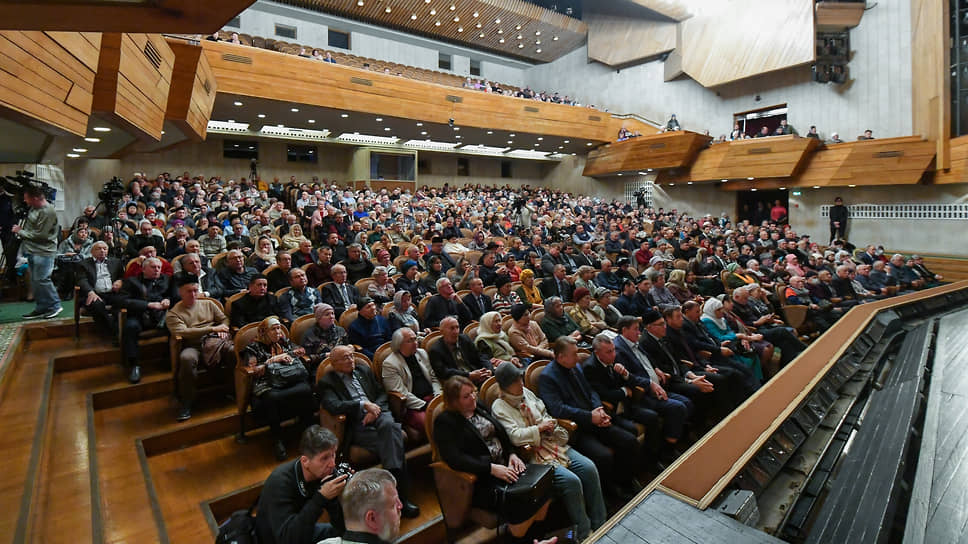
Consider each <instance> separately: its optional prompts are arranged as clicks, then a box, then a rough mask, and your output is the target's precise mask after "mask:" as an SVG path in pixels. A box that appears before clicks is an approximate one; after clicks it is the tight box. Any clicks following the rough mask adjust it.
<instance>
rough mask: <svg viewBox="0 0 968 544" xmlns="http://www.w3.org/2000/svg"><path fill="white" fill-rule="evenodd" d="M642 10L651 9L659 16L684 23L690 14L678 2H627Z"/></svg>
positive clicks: (644, 0)
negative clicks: (636, 5)
mask: <svg viewBox="0 0 968 544" xmlns="http://www.w3.org/2000/svg"><path fill="white" fill-rule="evenodd" d="M628 1H629V2H632V3H635V4H638V5H640V6H642V7H644V8H648V9H651V10H652V11H654V12H656V13H658V14H659V15H664V16H666V17H668V18H670V19H672V20H674V21H684V20H686V19H688V18H689V17H692V14H691V13H689V10H688V9H687V8H686V6H685V4H684V3H683V2H681V1H680V0H628Z"/></svg>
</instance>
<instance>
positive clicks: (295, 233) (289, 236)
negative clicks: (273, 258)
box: [282, 223, 309, 250]
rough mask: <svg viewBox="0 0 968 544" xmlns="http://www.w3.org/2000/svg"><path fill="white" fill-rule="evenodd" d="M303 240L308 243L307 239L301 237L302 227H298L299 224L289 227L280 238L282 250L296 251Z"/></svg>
mask: <svg viewBox="0 0 968 544" xmlns="http://www.w3.org/2000/svg"><path fill="white" fill-rule="evenodd" d="M303 240H307V241H308V240H309V239H308V238H306V237H305V236H303V231H302V227H300V226H299V223H295V224H294V225H293V226H291V227H289V232H287V233H286V235H285V236H283V237H282V249H286V250H289V249H298V248H299V244H301V243H303Z"/></svg>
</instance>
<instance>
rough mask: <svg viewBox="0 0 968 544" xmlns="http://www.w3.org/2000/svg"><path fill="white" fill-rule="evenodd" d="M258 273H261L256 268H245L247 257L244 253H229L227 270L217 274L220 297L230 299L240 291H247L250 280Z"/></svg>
mask: <svg viewBox="0 0 968 544" xmlns="http://www.w3.org/2000/svg"><path fill="white" fill-rule="evenodd" d="M258 273H259V271H258V270H256V269H255V268H253V267H251V266H245V256H244V255H242V251H240V250H238V249H233V250H231V251H229V252H228V255H226V256H225V268H223V269H222V270H220V271H219V272H218V273H217V274H216V276H217V277H218V285H219V287H220V295H221V296H222V297H223V298H229V297H230V296H232V295H234V294H236V293H238V292H239V291H242V290H243V289H247V288H248V287H249V279H251V278H252V276H254V275H256V274H258Z"/></svg>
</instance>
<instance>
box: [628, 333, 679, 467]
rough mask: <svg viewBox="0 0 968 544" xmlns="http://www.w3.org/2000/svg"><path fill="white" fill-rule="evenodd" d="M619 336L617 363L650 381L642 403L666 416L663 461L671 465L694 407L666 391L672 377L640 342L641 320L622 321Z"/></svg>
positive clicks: (664, 418)
mask: <svg viewBox="0 0 968 544" xmlns="http://www.w3.org/2000/svg"><path fill="white" fill-rule="evenodd" d="M617 326H618V329H619V331H618V332H619V335H618V336H616V337H615V340H613V342H612V343H613V344H614V345H615V362H616V363H619V364H621V365H622V366H624V367H625V368H627V369H628V370H629V372H631V373H632V374H636V375H638V376H640V377H641V378H644V379H647V380H648V387H647V388H646V390H645V395H643V396H642V403H643V404H644V405H645V406H647V407H649V408H651V409H653V410H655V411H656V412H658V413H659V415H661V416H662V422H663V423H662V434H663V436H664V437H665V441H664V443H663V444H662V446H663V447H662V449H661V450H660V451H659V460H660V461H662V462H665V463H670V462H672V461H674V460H675V459H676V457H678V456H679V455H680V452H679V451H678V450H677V449H676V444H677V443H678V442H679V439H680V438H682V436H683V434H684V433H685V426H686V424H687V423H688V422H689V418H690V416H691V415H692V412H693V403H692V401H691V400H689V398H688V397H686V396H683V395H680V394H678V393H670V392H667V391H666V390H665V388H664V387H663V384H666V383H668V381H669V375H668V374H666V373H665V372H663V371H662V370H661V369H658V368H656V367H655V366H654V365H653V364H652V361H650V360H649V357H648V355H646V353H645V351H644V350H642V348H641V346H639V344H638V342H639V339H640V338H641V335H642V331H641V329H639V320H638V318H634V317H630V316H623V317H622V318H621V319H619V320H618V325H617Z"/></svg>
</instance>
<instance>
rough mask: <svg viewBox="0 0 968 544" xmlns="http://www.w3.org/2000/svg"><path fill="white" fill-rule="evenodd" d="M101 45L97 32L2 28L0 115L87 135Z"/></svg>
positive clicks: (48, 129)
mask: <svg viewBox="0 0 968 544" xmlns="http://www.w3.org/2000/svg"><path fill="white" fill-rule="evenodd" d="M100 43H101V35H100V34H97V33H77V32H49V33H48V32H17V31H9V32H0V114H3V115H5V116H7V117H12V118H14V119H16V120H18V121H21V122H26V123H28V124H30V125H31V126H34V127H36V128H39V129H40V130H43V131H45V132H48V133H51V134H55V135H60V134H66V133H71V134H76V135H79V136H83V135H84V134H85V133H86V131H87V121H88V117H89V116H90V113H91V102H92V93H93V90H94V77H95V73H96V70H97V62H98V55H99V48H100Z"/></svg>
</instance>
